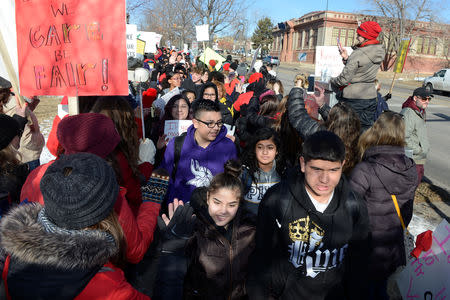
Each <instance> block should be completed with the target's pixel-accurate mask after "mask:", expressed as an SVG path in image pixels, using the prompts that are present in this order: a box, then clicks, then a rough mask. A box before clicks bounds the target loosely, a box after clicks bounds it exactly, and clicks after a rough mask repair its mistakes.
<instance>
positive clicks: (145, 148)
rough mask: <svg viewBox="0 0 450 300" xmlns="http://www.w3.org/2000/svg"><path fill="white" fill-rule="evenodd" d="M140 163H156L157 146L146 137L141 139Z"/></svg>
mask: <svg viewBox="0 0 450 300" xmlns="http://www.w3.org/2000/svg"><path fill="white" fill-rule="evenodd" d="M139 142H140V143H139V163H140V164H141V163H144V162H149V163H151V164H152V165H153V164H154V163H155V154H156V148H155V145H154V144H153V142H152V141H151V140H150V139H148V138H146V139H145V140H143V141H142V140H140V141H139Z"/></svg>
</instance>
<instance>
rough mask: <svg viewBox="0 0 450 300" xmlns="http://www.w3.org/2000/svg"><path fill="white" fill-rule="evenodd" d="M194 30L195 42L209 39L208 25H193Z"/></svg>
mask: <svg viewBox="0 0 450 300" xmlns="http://www.w3.org/2000/svg"><path fill="white" fill-rule="evenodd" d="M195 32H196V36H197V42H206V41H209V25H208V24H204V25H197V26H195Z"/></svg>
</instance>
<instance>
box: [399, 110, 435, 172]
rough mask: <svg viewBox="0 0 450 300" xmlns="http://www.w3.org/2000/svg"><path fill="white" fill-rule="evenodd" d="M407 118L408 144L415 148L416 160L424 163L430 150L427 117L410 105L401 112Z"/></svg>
mask: <svg viewBox="0 0 450 300" xmlns="http://www.w3.org/2000/svg"><path fill="white" fill-rule="evenodd" d="M400 113H401V114H402V115H403V118H404V120H405V138H406V146H407V147H408V148H410V149H412V150H413V159H414V162H415V163H416V164H418V165H424V164H425V161H426V160H427V154H428V151H429V150H430V143H429V142H428V134H427V127H426V123H425V117H424V116H423V115H422V114H421V113H420V112H418V111H415V110H414V109H412V108H410V107H405V108H403V109H402V111H401V112H400Z"/></svg>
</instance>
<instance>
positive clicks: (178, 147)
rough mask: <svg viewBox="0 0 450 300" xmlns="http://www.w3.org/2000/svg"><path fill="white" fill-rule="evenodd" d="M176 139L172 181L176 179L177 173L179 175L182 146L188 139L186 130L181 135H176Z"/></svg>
mask: <svg viewBox="0 0 450 300" xmlns="http://www.w3.org/2000/svg"><path fill="white" fill-rule="evenodd" d="M174 139H175V140H174V143H173V144H174V145H173V147H174V154H173V168H172V174H171V175H170V178H171V179H172V182H173V181H174V180H175V175H177V169H178V163H179V162H180V156H181V148H183V144H184V140H185V139H186V132H185V133H183V134H181V135H180V136H177V137H175V138H174Z"/></svg>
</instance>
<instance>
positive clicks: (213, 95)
mask: <svg viewBox="0 0 450 300" xmlns="http://www.w3.org/2000/svg"><path fill="white" fill-rule="evenodd" d="M205 96H206V97H215V96H216V94H208V93H203V97H205Z"/></svg>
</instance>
